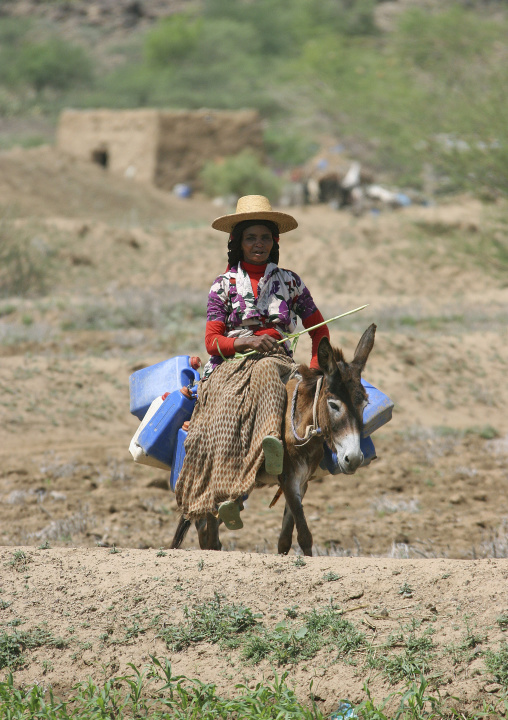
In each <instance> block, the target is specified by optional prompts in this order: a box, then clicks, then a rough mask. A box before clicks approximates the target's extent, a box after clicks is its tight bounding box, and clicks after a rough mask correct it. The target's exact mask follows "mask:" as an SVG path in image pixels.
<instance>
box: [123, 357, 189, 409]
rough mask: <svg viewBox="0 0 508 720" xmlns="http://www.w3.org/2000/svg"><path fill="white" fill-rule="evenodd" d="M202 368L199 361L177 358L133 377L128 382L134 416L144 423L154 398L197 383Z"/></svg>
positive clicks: (139, 371) (148, 368)
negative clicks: (199, 370) (143, 420)
mask: <svg viewBox="0 0 508 720" xmlns="http://www.w3.org/2000/svg"><path fill="white" fill-rule="evenodd" d="M200 365H201V360H200V359H199V358H197V357H190V356H189V355H177V356H176V357H173V358H170V359H169V360H163V361H162V362H160V363H157V364H156V365H150V367H146V368H143V369H142V370H137V371H136V372H134V373H132V375H131V376H130V378H129V390H130V411H131V413H132V414H133V415H135V416H136V417H137V418H139V420H142V419H143V418H144V416H145V413H146V412H147V410H148V408H149V407H150V405H151V404H152V402H153V401H154V400H155V398H157V397H160V396H161V395H164V393H166V392H169V393H173V392H175V391H177V390H180V388H181V387H185V386H188V385H193V384H194V383H197V382H198V381H199V379H200V377H199V372H198V368H199V366H200Z"/></svg>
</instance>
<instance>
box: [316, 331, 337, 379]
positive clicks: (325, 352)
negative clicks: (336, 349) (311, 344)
mask: <svg viewBox="0 0 508 720" xmlns="http://www.w3.org/2000/svg"><path fill="white" fill-rule="evenodd" d="M317 357H318V363H319V367H320V368H321V370H322V371H323V372H324V373H325V375H333V373H334V372H335V371H336V370H337V363H336V362H335V357H334V355H333V349H332V346H331V345H330V341H329V340H328V338H327V337H326V335H325V337H322V338H321V340H320V341H319V346H318V351H317Z"/></svg>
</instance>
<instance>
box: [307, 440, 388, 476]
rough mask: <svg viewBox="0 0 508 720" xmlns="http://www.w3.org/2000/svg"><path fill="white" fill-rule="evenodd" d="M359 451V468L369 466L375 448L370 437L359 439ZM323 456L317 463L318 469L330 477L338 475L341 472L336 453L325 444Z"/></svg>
mask: <svg viewBox="0 0 508 720" xmlns="http://www.w3.org/2000/svg"><path fill="white" fill-rule="evenodd" d="M360 449H361V451H362V453H363V462H362V464H361V465H360V467H365V466H366V465H370V463H371V461H372V460H374V458H375V457H376V448H375V447H374V443H373V442H372V439H371V438H370V437H365V438H364V437H362V438H360ZM323 450H324V455H323V459H322V460H321V462H320V463H319V467H320V468H321V469H322V470H326V471H327V472H329V473H330V475H340V473H341V472H342V470H341V469H340V466H339V463H338V461H337V453H335V452H334V451H333V450H332V449H331V448H330V447H329V446H328V445H327V444H326V443H325V444H324V446H323Z"/></svg>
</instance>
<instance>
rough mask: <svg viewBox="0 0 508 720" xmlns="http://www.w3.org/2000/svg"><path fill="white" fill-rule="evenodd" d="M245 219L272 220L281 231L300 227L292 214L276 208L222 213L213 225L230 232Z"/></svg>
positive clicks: (216, 228)
mask: <svg viewBox="0 0 508 720" xmlns="http://www.w3.org/2000/svg"><path fill="white" fill-rule="evenodd" d="M244 220H271V221H272V222H274V223H276V224H277V226H278V228H279V232H280V233H285V232H289V231H290V230H294V229H295V228H297V227H298V223H297V222H296V220H295V219H294V217H293V216H292V215H288V214H287V213H283V212H276V211H275V210H271V211H266V212H246V213H234V214H233V215H222V217H219V218H217V219H216V220H214V221H213V223H212V227H213V228H214V229H215V230H222V231H223V232H228V233H230V232H231V231H232V230H233V228H234V226H235V225H237V224H238V223H239V222H243V221H244Z"/></svg>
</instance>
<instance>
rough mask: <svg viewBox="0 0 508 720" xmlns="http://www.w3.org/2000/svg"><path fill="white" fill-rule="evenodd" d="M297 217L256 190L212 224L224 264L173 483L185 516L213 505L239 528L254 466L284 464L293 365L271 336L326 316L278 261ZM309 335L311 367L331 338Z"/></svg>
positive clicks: (321, 331) (270, 468)
mask: <svg viewBox="0 0 508 720" xmlns="http://www.w3.org/2000/svg"><path fill="white" fill-rule="evenodd" d="M297 226H298V223H297V222H296V220H295V219H294V218H293V217H292V216H291V215H288V214H286V213H282V212H276V211H273V210H272V208H271V206H270V203H269V201H268V199H267V198H265V197H263V196H261V195H247V196H245V197H242V198H240V199H239V200H238V204H237V209H236V213H234V214H232V215H225V216H223V217H220V218H217V219H216V220H215V221H214V222H213V223H212V227H213V228H215V229H216V230H220V231H223V232H227V233H228V234H229V242H228V263H229V264H228V267H227V270H226V272H224V273H223V274H222V275H220V276H219V277H218V278H217V279H216V280H215V282H214V283H213V285H212V287H211V289H210V293H209V296H208V307H207V325H206V337H205V343H206V349H207V351H208V353H209V354H210V356H211V357H210V360H209V362H208V363H207V364H206V366H205V368H204V373H203V379H202V381H201V382H200V384H199V388H198V401H197V403H196V407H195V409H194V412H193V414H192V419H191V421H190V427H189V431H188V436H187V439H186V441H185V451H186V457H185V462H184V465H183V468H182V471H181V474H180V477H179V480H178V483H177V486H176V499H177V502H178V505H179V508H180V511H181V513H182V515H183V516H184V517H186V518H187V520H189V521H191V520H199V519H202V518H203V517H206V515H207V514H212V515H215V516H216V515H217V513H218V516H219V518H220V519H222V520H223V522H224V523H225V525H226V527H228V528H229V529H237V528H241V527H242V526H243V523H242V520H241V518H240V510H241V509H242V507H243V505H242V498H244V497H245V496H247V495H249V494H250V492H251V491H252V489H253V488H254V485H255V482H256V475H257V474H258V472H259V471H260V470H262V469H264V470H265V472H267V473H268V474H270V475H273V476H278V475H280V474H281V473H282V471H283V458H284V447H283V444H282V441H281V426H282V418H283V417H284V412H285V408H286V389H285V383H287V381H288V380H289V379H290V378H291V377H292V376H293V375H294V374H295V372H296V368H297V366H296V364H295V362H294V360H293V358H292V353H291V349H290V347H289V342H286V343H280V344H279V343H278V341H280V340H282V339H283V337H284V336H285V335H287V334H288V333H292V332H294V330H295V326H296V322H297V319H298V318H300V319H301V321H302V323H303V326H304V327H305V328H310V327H313V326H314V325H317V324H319V323H320V322H323V316H322V315H321V313H320V312H319V310H318V308H317V307H316V305H315V303H314V301H313V299H312V296H311V294H310V292H309V290H308V289H307V287H306V286H305V284H304V283H303V281H302V280H301V279H300V277H299V276H298V275H297V274H296V273H294V272H292V271H291V270H285V269H283V268H280V267H279V266H278V262H279V235H281V234H282V233H286V232H288V231H290V230H293V229H294V228H296V227H297ZM310 336H311V338H312V359H311V362H310V366H311V367H314V368H318V367H319V365H318V360H317V351H318V345H319V342H320V340H321V338H323V337H327V338H329V331H328V328H327V326H326V325H323V326H322V327H320V328H318V329H315V330H312V331H310ZM249 351H253V352H250V354H249V355H247V356H246V357H243V358H241V359H235V360H234V361H233V362H227V360H228V358H232V357H233V356H234V355H235V354H236V353H246V352H249ZM274 480H275V482H276V478H275V477H274Z"/></svg>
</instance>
